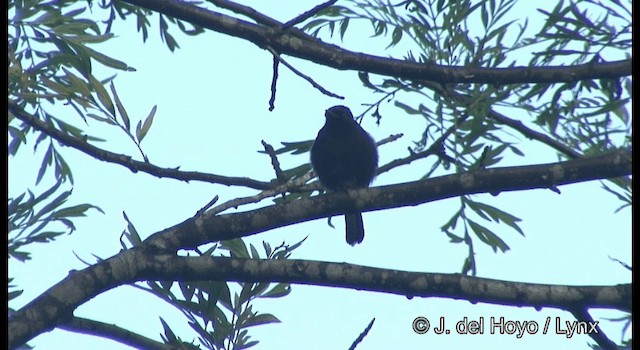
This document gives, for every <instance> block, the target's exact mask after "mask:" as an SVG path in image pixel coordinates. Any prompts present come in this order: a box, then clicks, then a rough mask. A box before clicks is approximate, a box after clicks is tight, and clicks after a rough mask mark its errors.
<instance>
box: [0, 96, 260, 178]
mask: <svg viewBox="0 0 640 350" xmlns="http://www.w3.org/2000/svg"><path fill="white" fill-rule="evenodd" d="M8 107H9V111H10V112H11V113H13V114H14V115H15V116H16V118H18V119H20V120H21V121H23V122H24V123H26V124H28V125H30V126H31V127H33V128H34V129H36V130H38V131H40V132H42V133H44V134H46V135H48V136H50V137H51V138H53V139H55V140H57V141H58V142H60V143H62V144H64V145H65V146H69V147H73V148H75V149H77V150H78V151H81V152H83V153H85V154H88V155H90V156H91V157H93V158H95V159H98V160H101V161H103V162H109V163H115V164H120V165H122V166H124V167H125V168H128V169H129V170H131V171H132V172H134V173H137V172H139V171H141V172H145V173H147V174H150V175H153V176H157V177H168V178H172V179H177V180H181V181H187V182H188V181H203V182H210V183H218V184H222V185H226V186H244V187H249V188H254V189H258V190H265V189H270V188H272V187H273V185H272V184H271V183H269V182H263V181H257V180H254V179H250V178H247V177H229V176H221V175H215V174H207V173H201V172H197V171H180V170H178V168H161V167H158V166H156V165H153V164H151V163H147V162H141V161H137V160H134V159H131V157H129V156H126V155H123V154H118V153H113V152H109V151H106V150H103V149H101V148H98V147H96V146H93V145H90V144H89V143H88V142H87V141H86V140H81V139H79V138H77V137H74V136H71V135H69V134H66V133H64V132H62V131H60V130H58V129H56V128H54V127H52V126H51V125H49V124H47V123H45V122H43V121H42V120H40V119H38V118H37V117H35V116H33V115H31V114H30V113H27V112H25V111H24V110H23V109H22V108H20V107H19V106H18V105H16V104H15V103H14V102H11V101H9V106H8Z"/></svg>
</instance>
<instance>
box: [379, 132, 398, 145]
mask: <svg viewBox="0 0 640 350" xmlns="http://www.w3.org/2000/svg"><path fill="white" fill-rule="evenodd" d="M402 136H404V134H394V135H389V136H387V137H386V138H384V139H382V140H380V141H378V142H376V146H377V147H380V146H382V145H384V144H386V143H391V142H394V141H395V140H397V139H399V138H401V137H402Z"/></svg>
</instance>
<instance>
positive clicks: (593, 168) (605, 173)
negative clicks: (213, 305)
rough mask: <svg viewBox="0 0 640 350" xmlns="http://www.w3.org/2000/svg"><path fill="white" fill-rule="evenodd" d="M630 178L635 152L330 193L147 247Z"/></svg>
mask: <svg viewBox="0 0 640 350" xmlns="http://www.w3.org/2000/svg"><path fill="white" fill-rule="evenodd" d="M630 174H631V151H629V150H621V151H615V152H611V153H608V154H604V155H601V156H595V157H588V158H586V157H583V158H581V159H578V160H570V161H564V162H558V163H550V164H540V165H529V166H516V167H503V168H489V169H478V170H474V171H471V172H466V173H462V174H454V175H446V176H440V177H435V178H431V179H428V180H424V181H415V182H408V183H403V184H396V185H389V186H381V187H372V188H367V189H357V190H350V191H348V193H329V194H325V195H320V196H315V197H310V198H302V199H299V200H296V201H292V202H287V203H281V204H277V205H272V206H268V207H264V208H260V209H255V210H250V211H245V212H240V213H230V214H225V215H212V214H210V213H208V212H207V213H204V214H203V215H202V217H201V218H200V219H198V220H193V219H187V220H185V221H184V222H182V223H180V224H177V225H175V226H173V227H171V228H168V229H165V230H163V231H161V232H158V233H155V234H153V235H151V236H150V237H149V238H147V240H146V241H145V242H146V244H149V245H151V246H153V247H155V248H156V249H160V250H169V251H174V250H177V249H193V248H195V247H198V246H200V245H202V244H205V243H210V242H216V241H221V240H227V239H233V238H239V237H245V236H250V235H254V234H257V233H260V232H264V231H268V230H271V229H274V228H279V227H283V226H288V225H292V224H296V223H299V222H305V221H310V220H315V219H320V218H325V217H328V216H333V215H343V214H344V213H345V212H347V211H349V210H353V209H359V210H361V211H374V210H382V209H390V208H399V207H404V206H415V205H419V204H423V203H428V202H432V201H437V200H441V199H445V198H452V197H457V196H461V195H469V194H476V193H492V194H499V193H500V192H507V191H521V190H530V189H535V188H544V189H546V188H555V187H557V186H561V185H567V184H572V183H579V182H585V181H590V180H600V179H607V178H614V177H620V176H627V175H630Z"/></svg>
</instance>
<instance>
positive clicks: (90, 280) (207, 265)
mask: <svg viewBox="0 0 640 350" xmlns="http://www.w3.org/2000/svg"><path fill="white" fill-rule="evenodd" d="M148 248H149V247H148V246H146V247H145V246H144V245H143V246H138V247H136V248H132V249H129V250H126V251H123V252H121V253H120V254H118V255H116V256H114V257H112V258H109V259H106V260H103V261H100V262H99V263H97V264H95V265H93V266H90V267H88V268H86V269H85V270H82V271H77V272H74V273H73V274H71V275H69V276H68V277H67V278H65V279H64V280H62V281H61V282H59V283H57V284H56V285H55V286H53V287H52V288H50V289H49V290H48V291H46V292H45V293H43V294H42V295H40V296H39V297H38V298H36V299H35V300H34V301H32V302H31V303H29V304H28V305H27V306H25V307H23V308H22V309H20V310H18V311H17V312H15V313H14V314H12V315H11V316H10V317H9V332H8V333H9V347H10V348H11V349H13V348H16V347H17V346H20V345H21V344H24V343H25V342H27V341H28V340H30V339H32V338H33V337H35V336H36V335H38V334H40V333H42V332H44V331H46V330H49V329H52V328H54V327H56V326H58V325H59V324H61V323H64V322H65V320H66V319H68V316H67V315H71V314H72V313H73V310H75V309H76V308H77V307H78V306H79V305H81V304H82V303H84V302H86V301H88V300H89V299H91V298H92V297H94V296H96V295H98V294H100V293H102V292H104V291H106V290H109V289H111V288H114V287H116V286H118V285H122V284H126V283H133V282H135V281H143V280H176V281H194V280H222V281H238V282H267V281H268V282H281V283H297V284H306V285H317V286H332V287H341V288H351V289H357V290H370V291H377V292H381V293H390V294H397V295H404V296H407V297H425V298H432V297H438V298H451V299H459V300H468V301H470V302H472V303H476V302H483V303H490V304H499V305H508V306H519V307H525V306H526V307H534V308H536V309H540V308H542V307H552V308H558V309H562V310H568V309H570V308H589V307H605V308H613V309H619V310H623V311H630V310H631V294H632V290H631V284H624V285H616V286H559V285H544V284H533V283H517V282H510V281H500V280H494V279H487V278H478V277H471V276H466V275H461V274H440V273H420V272H407V271H398V270H389V269H381V268H373V267H366V266H358V265H350V264H345V263H332V262H320V261H304V260H282V259H278V260H257V259H238V258H225V257H211V256H200V257H185V256H176V255H170V254H158V252H157V251H153V250H151V249H148ZM78 286H82V287H81V288H78Z"/></svg>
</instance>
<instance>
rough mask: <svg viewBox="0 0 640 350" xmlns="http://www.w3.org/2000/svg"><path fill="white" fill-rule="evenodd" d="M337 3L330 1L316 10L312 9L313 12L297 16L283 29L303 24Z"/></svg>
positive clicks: (334, 0)
mask: <svg viewBox="0 0 640 350" xmlns="http://www.w3.org/2000/svg"><path fill="white" fill-rule="evenodd" d="M336 2H338V0H329V1H327V2H325V3H323V4H320V5H318V6H316V7H314V8H312V9H311V10H309V11H307V12H305V13H303V14H301V15H299V16H296V17H295V18H294V19H292V20H290V21H287V22H286V23H285V24H283V25H282V29H287V28H290V27H292V26H294V25H296V24H298V23H301V22H303V21H304V20H306V19H307V18H310V17H313V15H315V14H316V13H318V12H320V11H322V10H324V9H325V8H327V7H329V6H331V5H333V4H335V3H336Z"/></svg>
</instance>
